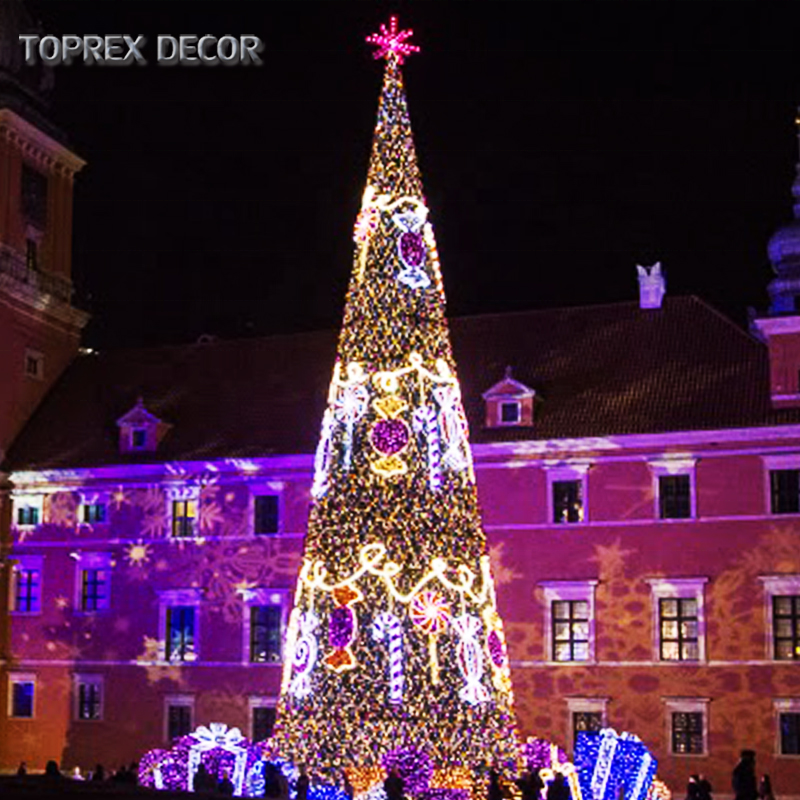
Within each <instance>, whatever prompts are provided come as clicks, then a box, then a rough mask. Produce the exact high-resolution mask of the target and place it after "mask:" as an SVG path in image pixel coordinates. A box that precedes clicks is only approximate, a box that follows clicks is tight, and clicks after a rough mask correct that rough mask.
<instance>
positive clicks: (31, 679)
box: [7, 672, 39, 720]
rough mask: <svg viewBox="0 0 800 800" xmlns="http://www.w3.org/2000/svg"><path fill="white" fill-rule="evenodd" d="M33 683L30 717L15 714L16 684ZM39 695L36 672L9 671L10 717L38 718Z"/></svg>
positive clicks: (8, 708) (19, 718)
mask: <svg viewBox="0 0 800 800" xmlns="http://www.w3.org/2000/svg"><path fill="white" fill-rule="evenodd" d="M17 683H32V684H33V703H32V707H31V715H30V716H29V717H16V716H14V684H17ZM38 695H39V691H38V686H37V682H36V674H35V673H33V672H9V673H8V706H7V710H8V718H9V719H13V720H35V719H36V700H37V697H38Z"/></svg>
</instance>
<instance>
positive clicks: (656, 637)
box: [645, 577, 708, 666]
mask: <svg viewBox="0 0 800 800" xmlns="http://www.w3.org/2000/svg"><path fill="white" fill-rule="evenodd" d="M645 583H648V584H650V593H651V600H652V606H653V613H652V620H653V658H654V660H655V661H656V662H657V663H658V664H660V665H663V664H678V665H683V666H686V665H687V664H705V663H706V661H707V657H706V612H705V588H704V587H705V585H706V584H707V583H708V578H706V577H699V578H646V579H645ZM675 599H677V600H686V599H694V600H695V601H696V602H697V660H696V661H688V660H686V661H682V660H680V659H676V660H674V661H672V660H669V659H662V658H661V603H660V602H659V601H660V600H675Z"/></svg>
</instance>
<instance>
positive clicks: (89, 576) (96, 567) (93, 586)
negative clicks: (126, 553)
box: [72, 553, 111, 613]
mask: <svg viewBox="0 0 800 800" xmlns="http://www.w3.org/2000/svg"><path fill="white" fill-rule="evenodd" d="M72 557H73V558H74V559H75V561H76V567H75V575H76V586H75V608H77V609H80V610H81V611H86V612H89V613H92V612H95V611H102V610H104V609H106V608H108V607H109V605H110V598H111V555H110V554H109V553H73V554H72Z"/></svg>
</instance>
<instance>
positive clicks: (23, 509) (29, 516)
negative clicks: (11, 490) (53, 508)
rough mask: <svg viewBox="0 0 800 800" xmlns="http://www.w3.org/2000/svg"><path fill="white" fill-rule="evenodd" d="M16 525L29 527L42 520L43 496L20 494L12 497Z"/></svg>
mask: <svg viewBox="0 0 800 800" xmlns="http://www.w3.org/2000/svg"><path fill="white" fill-rule="evenodd" d="M14 509H15V510H16V514H15V517H16V520H17V527H19V528H30V527H33V526H35V525H39V524H40V523H41V522H42V517H43V514H42V512H43V510H44V497H43V496H42V495H20V496H18V497H15V498H14Z"/></svg>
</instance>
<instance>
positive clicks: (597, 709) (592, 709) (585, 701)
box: [558, 661, 610, 753]
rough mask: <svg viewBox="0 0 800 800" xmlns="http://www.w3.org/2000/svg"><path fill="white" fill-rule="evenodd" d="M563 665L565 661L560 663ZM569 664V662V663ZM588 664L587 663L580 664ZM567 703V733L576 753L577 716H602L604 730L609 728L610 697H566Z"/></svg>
mask: <svg viewBox="0 0 800 800" xmlns="http://www.w3.org/2000/svg"><path fill="white" fill-rule="evenodd" d="M558 663H559V664H563V663H564V662H563V661H559V662H558ZM567 663H569V662H567ZM578 663H586V662H578ZM564 699H565V701H566V703H567V714H568V715H569V719H568V720H567V731H568V736H569V742H570V747H571V749H572V751H573V753H574V750H575V719H574V715H575V714H580V713H584V714H598V713H599V714H600V719H601V720H602V726H601V727H602V728H606V727H608V701H609V699H610V698H608V697H565V698H564Z"/></svg>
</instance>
